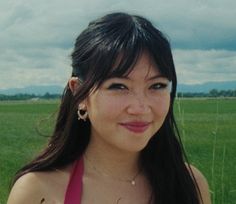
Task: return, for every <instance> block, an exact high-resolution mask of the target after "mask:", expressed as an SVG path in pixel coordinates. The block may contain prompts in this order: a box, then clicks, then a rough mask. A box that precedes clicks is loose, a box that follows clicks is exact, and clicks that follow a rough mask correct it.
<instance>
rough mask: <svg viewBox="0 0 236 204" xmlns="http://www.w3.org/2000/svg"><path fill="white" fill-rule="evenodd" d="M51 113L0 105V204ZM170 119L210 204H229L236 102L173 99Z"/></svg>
mask: <svg viewBox="0 0 236 204" xmlns="http://www.w3.org/2000/svg"><path fill="white" fill-rule="evenodd" d="M57 109H58V102H57V101H37V102H26V101H25V102H0V204H5V203H6V199H7V195H8V193H9V185H10V182H11V179H12V178H13V175H14V173H15V171H16V170H17V169H18V168H19V167H20V166H21V165H22V164H24V163H25V162H27V161H29V160H30V159H31V158H32V157H33V156H34V155H35V154H36V153H37V152H38V151H39V150H40V149H42V148H43V146H44V145H45V143H46V141H47V140H48V138H47V137H45V136H41V135H39V134H38V133H37V131H36V127H38V128H39V129H40V130H41V132H43V133H44V134H46V135H47V134H50V132H51V131H52V126H53V118H54V116H52V114H54V115H55V113H56V111H57ZM175 114H176V119H177V122H178V124H179V129H180V133H181V135H182V140H183V142H184V146H185V149H186V152H187V155H188V157H189V160H190V161H191V163H192V164H194V165H195V166H196V167H197V168H199V169H200V170H201V171H202V172H203V174H204V175H205V176H206V178H207V180H208V182H209V185H210V189H211V196H212V201H213V204H235V203H236V159H235V155H236V148H235V145H236V123H235V121H236V99H177V101H176V104H175ZM44 119H46V120H44ZM41 120H44V121H42V122H40V121H41Z"/></svg>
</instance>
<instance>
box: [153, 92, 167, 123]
mask: <svg viewBox="0 0 236 204" xmlns="http://www.w3.org/2000/svg"><path fill="white" fill-rule="evenodd" d="M153 107H154V108H153V110H154V112H155V114H156V115H157V116H158V117H162V118H163V119H165V117H166V115H167V113H168V112H169V108H170V96H166V97H164V98H162V100H159V101H158V102H156V103H155V106H153Z"/></svg>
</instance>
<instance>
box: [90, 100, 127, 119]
mask: <svg viewBox="0 0 236 204" xmlns="http://www.w3.org/2000/svg"><path fill="white" fill-rule="evenodd" d="M123 106H124V105H123V103H121V102H120V101H119V100H117V99H116V98H114V97H109V96H104V95H97V96H96V97H92V98H91V99H90V100H89V103H88V113H89V117H91V119H92V118H99V119H106V120H109V119H112V118H114V117H116V116H118V115H119V114H120V113H121V111H122V110H123V108H124V107H123ZM99 119H98V120H99Z"/></svg>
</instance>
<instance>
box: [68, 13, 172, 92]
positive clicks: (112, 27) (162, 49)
mask: <svg viewBox="0 0 236 204" xmlns="http://www.w3.org/2000/svg"><path fill="white" fill-rule="evenodd" d="M111 18H115V20H114V21H112V20H111ZM75 48H76V49H75V50H74V52H73V53H72V59H73V61H72V67H73V75H74V76H77V77H79V79H80V80H81V82H82V87H81V89H80V91H81V92H82V93H81V94H82V95H87V93H88V92H89V90H91V89H93V90H94V89H97V88H99V87H100V86H101V84H102V83H103V82H104V81H105V80H107V79H109V78H112V77H121V76H127V75H128V74H129V73H130V72H131V71H132V70H133V68H134V66H135V64H136V63H137V61H138V59H139V58H140V56H141V55H142V54H143V53H144V52H146V53H147V54H148V56H149V57H150V59H151V60H152V61H153V62H154V65H156V66H155V67H156V68H157V69H158V71H159V72H160V73H161V74H162V75H163V76H164V77H166V78H168V80H170V81H173V82H174V84H175V81H176V80H175V77H176V75H175V68H174V64H173V59H172V53H171V49H170V45H169V42H168V40H167V39H166V38H165V37H164V35H163V34H162V33H161V32H160V31H159V30H158V29H156V28H155V27H154V26H153V25H152V24H151V22H149V21H147V20H145V19H143V18H142V17H139V16H132V17H131V16H127V15H119V14H114V15H112V17H111V16H109V15H107V16H105V17H103V18H101V19H98V20H97V21H94V22H91V23H90V24H89V26H88V28H87V29H86V30H85V31H84V32H82V33H81V35H80V36H79V37H78V38H77V41H76V44H75Z"/></svg>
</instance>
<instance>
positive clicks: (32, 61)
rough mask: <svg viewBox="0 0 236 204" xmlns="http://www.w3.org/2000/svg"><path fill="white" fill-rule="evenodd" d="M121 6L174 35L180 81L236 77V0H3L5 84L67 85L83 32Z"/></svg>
mask: <svg viewBox="0 0 236 204" xmlns="http://www.w3.org/2000/svg"><path fill="white" fill-rule="evenodd" d="M115 11H124V12H129V13H133V14H139V15H143V16H145V17H147V18H148V19H150V20H151V21H152V22H153V23H154V25H155V26H157V27H158V28H159V29H160V30H162V31H163V32H164V33H165V34H166V35H167V36H168V37H169V39H170V42H171V44H172V48H173V55H174V60H175V65H176V69H177V74H178V81H179V83H185V84H198V83H204V82H207V81H232V80H236V21H235V17H236V1H235V0H224V1H222V0H172V1H170V0H169V1H168V0H146V1H141V0H129V1H128V0H120V1H117V0H50V1H48V0H40V1H38V0H17V1H16V0H1V1H0V30H1V32H0V42H1V46H0V89H5V88H12V87H24V86H31V85H61V86H64V85H65V84H66V82H67V80H68V79H69V76H70V73H71V66H70V64H71V62H70V57H69V55H70V53H71V51H72V48H73V43H74V40H75V38H76V37H77V35H78V34H79V33H80V32H81V31H82V30H83V29H84V28H85V27H86V26H87V24H88V23H89V21H91V20H93V19H95V18H97V17H99V16H102V15H104V14H106V13H109V12H115Z"/></svg>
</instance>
